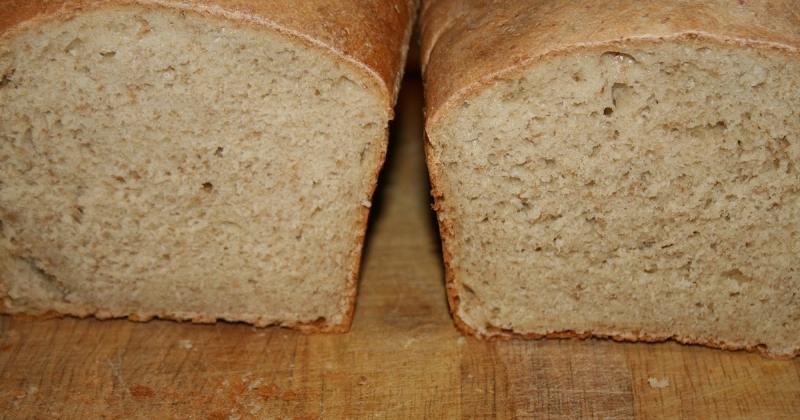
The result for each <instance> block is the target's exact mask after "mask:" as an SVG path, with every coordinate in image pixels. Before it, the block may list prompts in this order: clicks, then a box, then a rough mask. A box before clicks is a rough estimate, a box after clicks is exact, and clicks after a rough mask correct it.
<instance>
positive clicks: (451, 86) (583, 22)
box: [421, 0, 800, 125]
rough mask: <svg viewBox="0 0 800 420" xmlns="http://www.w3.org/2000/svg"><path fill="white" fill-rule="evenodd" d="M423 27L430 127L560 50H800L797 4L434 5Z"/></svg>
mask: <svg viewBox="0 0 800 420" xmlns="http://www.w3.org/2000/svg"><path fill="white" fill-rule="evenodd" d="M421 27H422V33H421V42H422V51H421V61H422V68H423V73H424V76H425V82H426V83H425V88H426V92H425V96H426V107H427V121H428V124H429V125H430V124H431V123H433V122H435V121H436V120H437V119H438V115H439V114H440V111H441V110H442V109H445V108H448V106H449V104H451V103H454V102H456V101H457V100H458V98H462V97H465V96H467V95H469V94H470V93H471V92H473V91H474V90H476V89H479V88H480V86H483V85H485V84H486V83H488V82H489V81H491V80H495V79H497V78H500V77H502V76H503V75H504V74H506V73H508V72H512V71H514V70H515V69H518V68H521V67H524V66H526V65H527V64H529V63H530V62H532V61H535V60H536V59H537V58H538V57H542V56H545V55H549V54H552V53H555V52H558V51H563V50H571V49H575V48H579V47H583V46H592V45H598V44H605V43H609V42H614V41H621V40H626V39H654V40H655V39H664V38H672V37H677V36H681V35H688V34H697V35H701V36H706V37H709V38H717V39H719V40H726V41H733V42H739V43H742V44H749V45H762V46H772V47H775V48H781V49H787V50H793V51H795V52H796V51H798V50H800V4H799V3H798V1H797V0H709V1H686V0H609V1H591V0H577V1H567V0H515V1H508V0H427V1H426V2H424V3H423V6H422V14H421Z"/></svg>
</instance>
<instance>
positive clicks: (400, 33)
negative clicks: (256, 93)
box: [0, 0, 417, 115]
mask: <svg viewBox="0 0 800 420" xmlns="http://www.w3.org/2000/svg"><path fill="white" fill-rule="evenodd" d="M115 4H120V5H123V4H139V5H143V6H161V7H167V8H172V9H178V10H185V11H192V12H197V13H202V14H206V15H212V16H217V17H222V18H226V19H229V20H231V21H237V22H243V23H251V24H255V25H259V26H262V27H266V28H269V29H270V30H274V31H276V32H279V33H282V34H285V35H288V36H291V37H294V38H297V39H300V40H302V41H304V42H306V43H308V44H310V45H313V46H316V47H318V48H322V49H323V50H326V51H327V52H329V53H332V54H333V55H335V56H336V57H337V58H338V59H340V60H343V61H346V62H348V63H350V64H352V65H353V66H355V67H356V68H357V69H358V70H359V71H362V72H364V73H365V75H366V76H367V77H368V78H370V79H374V80H375V82H376V86H378V88H379V89H380V91H381V92H382V94H383V97H384V102H385V104H386V107H387V110H388V111H389V112H390V115H391V109H392V108H393V106H394V101H395V99H396V97H397V90H398V89H399V86H400V76H401V74H402V69H403V63H404V61H405V57H406V52H407V49H408V38H409V36H410V29H411V27H412V23H413V20H414V17H415V15H416V9H417V0H303V1H295V0H266V1H265V0H191V1H189V0H0V35H2V34H4V33H6V32H8V31H11V30H13V29H14V28H18V27H19V26H21V25H23V24H24V23H26V22H32V21H35V20H39V19H47V18H57V19H69V17H70V16H73V15H75V14H76V13H80V12H82V11H86V10H89V9H93V8H96V7H100V6H103V5H115Z"/></svg>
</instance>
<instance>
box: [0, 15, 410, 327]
mask: <svg viewBox="0 0 800 420" xmlns="http://www.w3.org/2000/svg"><path fill="white" fill-rule="evenodd" d="M117 4H136V5H141V6H144V7H160V8H167V9H175V7H174V3H169V4H168V3H167V2H164V1H162V0H108V1H105V2H99V3H98V2H93V3H92V4H91V6H92V7H102V6H104V5H112V6H113V5H117ZM411 5H412V9H411V13H410V16H409V20H408V22H407V23H406V29H405V33H404V35H403V42H402V44H401V45H400V46H399V47H400V48H401V51H400V54H401V60H400V64H401V65H400V66H399V68H397V69H396V71H395V82H394V87H393V92H389V87H388V86H387V85H386V83H385V81H384V80H383V79H382V78H381V76H380V75H379V74H378V73H377V72H375V71H374V70H373V69H371V68H370V67H369V66H367V65H366V64H364V63H362V62H360V61H358V60H356V59H354V58H353V57H350V56H348V55H347V54H345V53H344V52H342V51H340V50H338V49H336V48H333V47H331V46H328V45H326V44H324V43H322V42H319V41H317V40H315V39H314V38H312V37H309V36H306V35H304V34H302V33H299V32H297V31H293V30H290V29H288V28H283V27H281V26H279V25H277V24H275V23H274V22H270V21H268V20H266V19H263V18H259V19H247V18H246V16H241V14H235V13H234V14H225V13H220V11H215V12H214V13H210V12H209V11H208V10H198V9H197V8H194V7H192V6H191V4H190V3H187V4H183V7H181V8H180V9H179V10H182V11H187V12H192V13H198V14H202V15H208V16H211V17H214V18H222V19H227V20H228V21H233V22H235V23H245V24H254V25H256V26H257V27H259V28H262V29H263V28H267V30H271V31H273V32H277V33H279V34H281V35H282V36H285V37H286V38H288V39H290V40H296V41H300V42H303V44H304V45H306V46H309V47H311V48H314V49H317V50H320V51H323V52H324V53H327V54H330V55H331V56H332V57H334V59H336V60H339V61H342V62H345V63H347V64H350V65H351V66H352V67H353V68H354V69H355V70H356V71H357V72H361V73H362V74H365V75H366V76H367V79H368V80H372V81H373V82H374V87H375V88H376V89H378V91H379V92H380V93H381V96H383V97H384V98H385V99H386V103H387V107H388V108H387V110H386V111H387V113H388V119H389V120H391V119H393V117H394V114H393V112H394V111H393V107H394V103H395V102H396V100H397V95H398V92H399V88H400V83H401V81H402V78H403V72H404V70H405V66H404V64H405V61H406V58H407V55H408V49H409V44H410V40H411V36H412V34H413V29H414V24H415V20H416V19H415V17H416V13H417V9H418V6H419V1H418V0H412V1H411ZM84 11H85V9H80V8H76V9H70V11H69V12H63V11H61V12H60V13H48V14H45V15H40V16H35V17H34V18H29V19H25V20H20V21H19V22H16V23H15V24H14V25H12V26H9V27H3V28H0V39H3V38H8V37H12V36H14V35H15V33H16V31H19V30H24V29H25V28H22V27H21V26H24V25H20V24H22V23H25V24H26V25H35V24H43V23H47V22H50V21H53V20H66V19H69V18H70V17H71V16H74V14H76V13H81V12H84ZM222 12H224V10H222ZM379 140H380V142H381V144H382V147H379V148H378V149H379V150H378V152H377V153H379V158H378V164H377V165H376V167H375V169H374V171H373V172H372V174H370V175H369V177H370V182H369V185H370V187H369V191H368V199H369V200H372V198H373V197H374V195H375V190H376V189H377V186H378V178H379V176H380V172H381V169H382V168H383V165H384V163H385V160H386V152H387V148H388V141H389V129H388V121H387V127H386V129H385V131H384V134H383V137H382V138H381V139H379ZM360 211H361V217H360V219H361V220H360V221H359V222H358V229H359V231H358V236H357V238H356V241H355V244H354V247H353V248H352V252H351V255H352V260H353V261H352V265H351V267H352V268H351V271H350V275H349V276H348V278H347V280H346V281H347V283H346V286H345V297H344V298H345V307H344V315H343V317H342V322H341V323H339V324H331V323H328V322H326V321H313V322H293V323H286V322H280V321H276V322H274V323H269V324H263V325H262V324H258V323H257V322H256V320H257V318H258V316H257V315H254V316H252V317H248V316H242V317H236V318H237V319H222V318H218V317H212V316H208V315H205V314H200V313H179V312H171V313H148V314H129V315H111V313H110V311H108V310H105V309H98V310H96V311H86V312H81V313H58V312H54V311H51V312H47V313H44V314H40V315H20V314H14V313H11V312H10V311H8V308H6V307H5V305H4V304H3V302H2V300H1V299H0V314H9V315H13V316H15V317H26V318H34V319H50V318H54V317H67V316H72V317H78V318H88V317H95V318H97V319H109V318H127V319H129V320H131V321H139V322H145V321H149V320H151V319H153V318H159V319H165V320H172V321H191V322H192V323H197V324H213V323H216V322H217V321H219V320H224V321H230V322H244V323H248V324H252V325H255V326H257V327H269V326H278V325H279V326H283V327H288V328H292V329H296V330H298V331H300V332H303V333H346V332H348V331H350V326H351V325H352V322H353V317H354V315H355V306H356V300H357V296H358V282H359V277H360V271H361V260H362V257H363V248H364V245H365V238H366V233H367V225H368V223H369V215H370V208H367V207H363V206H362V207H361V209H360ZM2 282H3V279H2V278H0V290H2V289H3V287H2V286H3V285H2Z"/></svg>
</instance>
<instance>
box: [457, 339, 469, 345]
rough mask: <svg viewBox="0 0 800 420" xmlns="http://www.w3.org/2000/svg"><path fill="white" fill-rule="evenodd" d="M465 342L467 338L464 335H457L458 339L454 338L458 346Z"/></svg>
mask: <svg viewBox="0 0 800 420" xmlns="http://www.w3.org/2000/svg"><path fill="white" fill-rule="evenodd" d="M466 342H467V340H466V339H465V338H464V337H458V340H456V344H458V345H459V346H463V345H464V343H466Z"/></svg>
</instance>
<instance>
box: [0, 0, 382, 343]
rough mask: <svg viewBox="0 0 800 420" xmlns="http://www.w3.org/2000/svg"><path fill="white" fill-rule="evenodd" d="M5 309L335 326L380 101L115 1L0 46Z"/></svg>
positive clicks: (252, 42) (315, 62)
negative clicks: (112, 3) (115, 3)
mask: <svg viewBox="0 0 800 420" xmlns="http://www.w3.org/2000/svg"><path fill="white" fill-rule="evenodd" d="M0 72H2V76H1V77H2V82H0V162H2V164H0V228H1V230H0V288H1V289H0V291H1V292H2V296H3V301H2V302H3V311H4V312H7V313H34V314H36V313H45V312H52V311H54V312H57V313H62V314H71V315H78V316H88V315H96V316H98V317H101V318H104V317H124V316H130V317H131V318H135V319H149V318H151V317H154V316H157V317H165V318H173V319H187V320H194V321H197V322H213V321H215V320H217V319H224V320H230V321H245V322H249V323H253V324H256V325H260V326H265V325H271V324H280V325H287V326H302V325H306V324H307V325H310V327H309V328H315V329H322V330H346V329H347V327H348V326H349V322H350V316H351V314H352V306H353V304H354V299H355V286H356V285H355V282H356V279H357V274H358V264H359V258H360V252H361V243H362V239H363V235H364V229H365V224H366V217H367V212H368V209H367V207H366V206H365V203H368V202H369V200H370V197H371V194H372V192H373V189H374V185H375V180H376V177H377V171H378V169H379V167H380V165H381V163H382V161H383V156H384V153H385V146H386V144H385V143H386V122H387V120H388V118H389V111H388V110H387V109H386V105H385V101H386V100H385V98H384V97H383V96H382V94H385V93H383V92H381V91H379V89H376V88H375V86H376V83H375V81H374V80H370V79H369V77H368V76H367V75H365V74H364V72H362V71H361V70H356V69H355V68H354V66H353V65H352V64H348V63H346V62H345V61H342V60H339V59H337V58H336V57H335V56H334V55H333V54H331V53H329V52H325V51H323V50H322V49H321V48H311V47H309V46H308V45H306V44H305V43H303V42H300V41H299V40H296V39H292V38H291V37H288V36H285V35H282V34H279V33H277V32H273V31H268V30H265V29H263V28H259V27H256V26H254V25H247V24H242V23H237V22H234V21H229V20H226V19H222V18H214V17H209V16H204V15H200V14H197V13H193V12H191V11H176V10H173V9H168V8H160V7H145V6H137V5H125V6H121V5H114V6H105V7H99V8H96V9H94V10H90V11H86V12H81V13H79V14H76V15H75V16H74V17H71V18H69V19H66V20H58V19H52V20H48V21H43V22H29V23H28V24H27V26H25V27H22V28H20V29H19V30H16V31H15V32H14V33H13V34H11V35H9V34H7V35H6V37H5V38H2V42H0Z"/></svg>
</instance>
